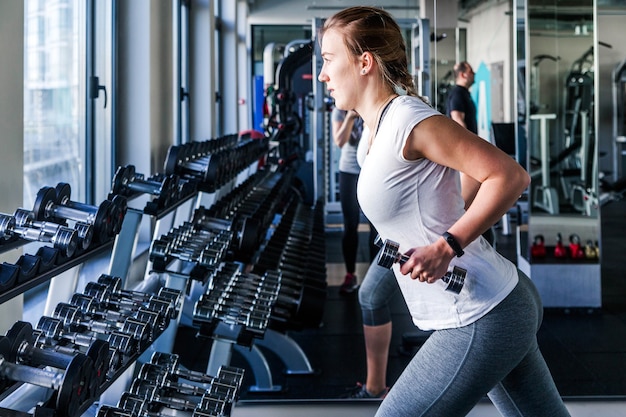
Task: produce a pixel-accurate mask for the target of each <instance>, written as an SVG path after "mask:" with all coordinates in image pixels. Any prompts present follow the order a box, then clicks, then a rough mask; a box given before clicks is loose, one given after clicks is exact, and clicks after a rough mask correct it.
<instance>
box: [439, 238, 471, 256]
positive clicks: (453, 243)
mask: <svg viewBox="0 0 626 417" xmlns="http://www.w3.org/2000/svg"><path fill="white" fill-rule="evenodd" d="M441 236H443V238H444V239H445V240H446V242H448V245H450V247H451V248H452V250H453V251H454V253H455V254H456V256H457V258H460V257H461V256H463V254H464V253H465V252H464V251H463V248H462V247H461V245H460V244H459V242H458V241H457V240H456V238H455V237H454V236H453V235H452V234H451V233H449V232H445V233H444V234H442V235H441Z"/></svg>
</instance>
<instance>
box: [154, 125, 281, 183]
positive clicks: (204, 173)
mask: <svg viewBox="0 0 626 417" xmlns="http://www.w3.org/2000/svg"><path fill="white" fill-rule="evenodd" d="M268 148H269V146H268V142H267V140H266V139H265V138H260V139H251V138H247V139H243V138H241V139H240V138H239V137H238V135H226V136H224V137H222V138H218V139H213V140H209V141H206V142H190V143H186V144H182V145H173V146H170V148H169V149H168V152H167V156H166V160H165V164H164V170H165V174H166V175H178V176H180V177H182V178H186V179H191V180H194V181H197V182H198V184H197V186H198V189H199V190H200V191H205V192H214V191H216V190H217V189H218V188H219V187H221V186H223V185H225V184H226V183H228V182H229V181H230V180H232V179H234V178H236V177H237V175H238V174H239V173H240V172H242V171H243V170H244V169H246V168H247V167H248V166H250V164H252V163H253V162H255V161H258V160H259V159H260V158H261V157H263V156H264V155H265V154H267V151H268Z"/></svg>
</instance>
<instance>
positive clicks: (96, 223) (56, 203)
mask: <svg viewBox="0 0 626 417" xmlns="http://www.w3.org/2000/svg"><path fill="white" fill-rule="evenodd" d="M61 188H62V189H64V188H65V187H63V186H61ZM66 195H67V193H66V192H63V191H59V193H58V194H57V189H55V188H53V187H43V188H41V189H40V190H39V191H38V192H37V197H36V199H35V204H34V206H33V214H34V216H35V219H36V220H39V221H43V220H52V221H55V222H64V221H65V220H73V221H76V222H83V223H88V224H91V225H92V226H93V229H94V237H95V239H96V241H98V242H101V243H102V242H106V241H107V240H109V239H110V238H111V237H112V236H113V226H114V220H115V219H114V216H113V213H114V206H113V203H112V202H111V201H109V200H104V201H103V202H102V203H100V205H99V206H90V205H87V204H80V203H74V204H73V205H67V203H68V201H69V200H67V199H66V198H65V196H66ZM60 200H64V201H65V203H66V205H63V204H61V203H60Z"/></svg>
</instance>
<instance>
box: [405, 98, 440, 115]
mask: <svg viewBox="0 0 626 417" xmlns="http://www.w3.org/2000/svg"><path fill="white" fill-rule="evenodd" d="M394 103H395V104H396V106H395V113H396V114H397V115H399V116H403V115H404V116H410V117H411V118H414V117H415V116H416V115H417V116H418V117H419V118H425V117H428V116H433V115H436V114H440V113H439V112H438V111H437V110H436V109H434V108H433V107H432V106H431V105H430V104H428V103H426V102H425V101H424V100H423V99H422V98H420V97H415V96H399V97H397V98H396V99H395V100H394Z"/></svg>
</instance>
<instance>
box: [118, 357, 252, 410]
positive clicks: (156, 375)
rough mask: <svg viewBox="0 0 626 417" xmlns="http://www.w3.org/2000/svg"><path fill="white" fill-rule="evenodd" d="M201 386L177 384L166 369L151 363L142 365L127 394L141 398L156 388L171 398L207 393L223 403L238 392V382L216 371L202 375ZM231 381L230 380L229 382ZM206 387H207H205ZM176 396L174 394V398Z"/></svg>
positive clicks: (174, 377) (233, 397)
mask: <svg viewBox="0 0 626 417" xmlns="http://www.w3.org/2000/svg"><path fill="white" fill-rule="evenodd" d="M204 377H205V378H203V379H204V380H203V384H204V385H202V386H198V385H193V384H188V383H184V382H179V381H178V380H177V375H174V374H172V373H171V372H170V371H169V370H168V369H167V368H165V367H162V366H158V365H155V364H152V363H144V364H143V365H142V366H141V368H140V370H139V373H138V374H137V377H136V378H135V380H134V381H133V384H132V385H131V387H130V389H129V392H130V393H132V394H136V395H139V396H141V395H142V394H143V392H144V390H145V389H148V390H149V391H151V390H152V389H153V387H156V388H157V389H158V390H159V392H160V393H161V394H163V395H168V396H169V397H172V393H176V394H180V395H183V396H185V397H187V396H200V397H202V396H204V395H205V394H207V393H210V394H212V395H213V396H214V397H217V398H220V399H221V400H225V401H232V400H233V399H235V397H236V396H237V394H238V392H239V388H240V381H239V380H237V379H232V378H231V375H230V374H229V373H225V372H222V371H221V369H220V371H218V375H217V376H215V377H210V376H208V375H204ZM231 379H232V380H231ZM205 385H208V386H205ZM176 394H174V395H175V396H176Z"/></svg>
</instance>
